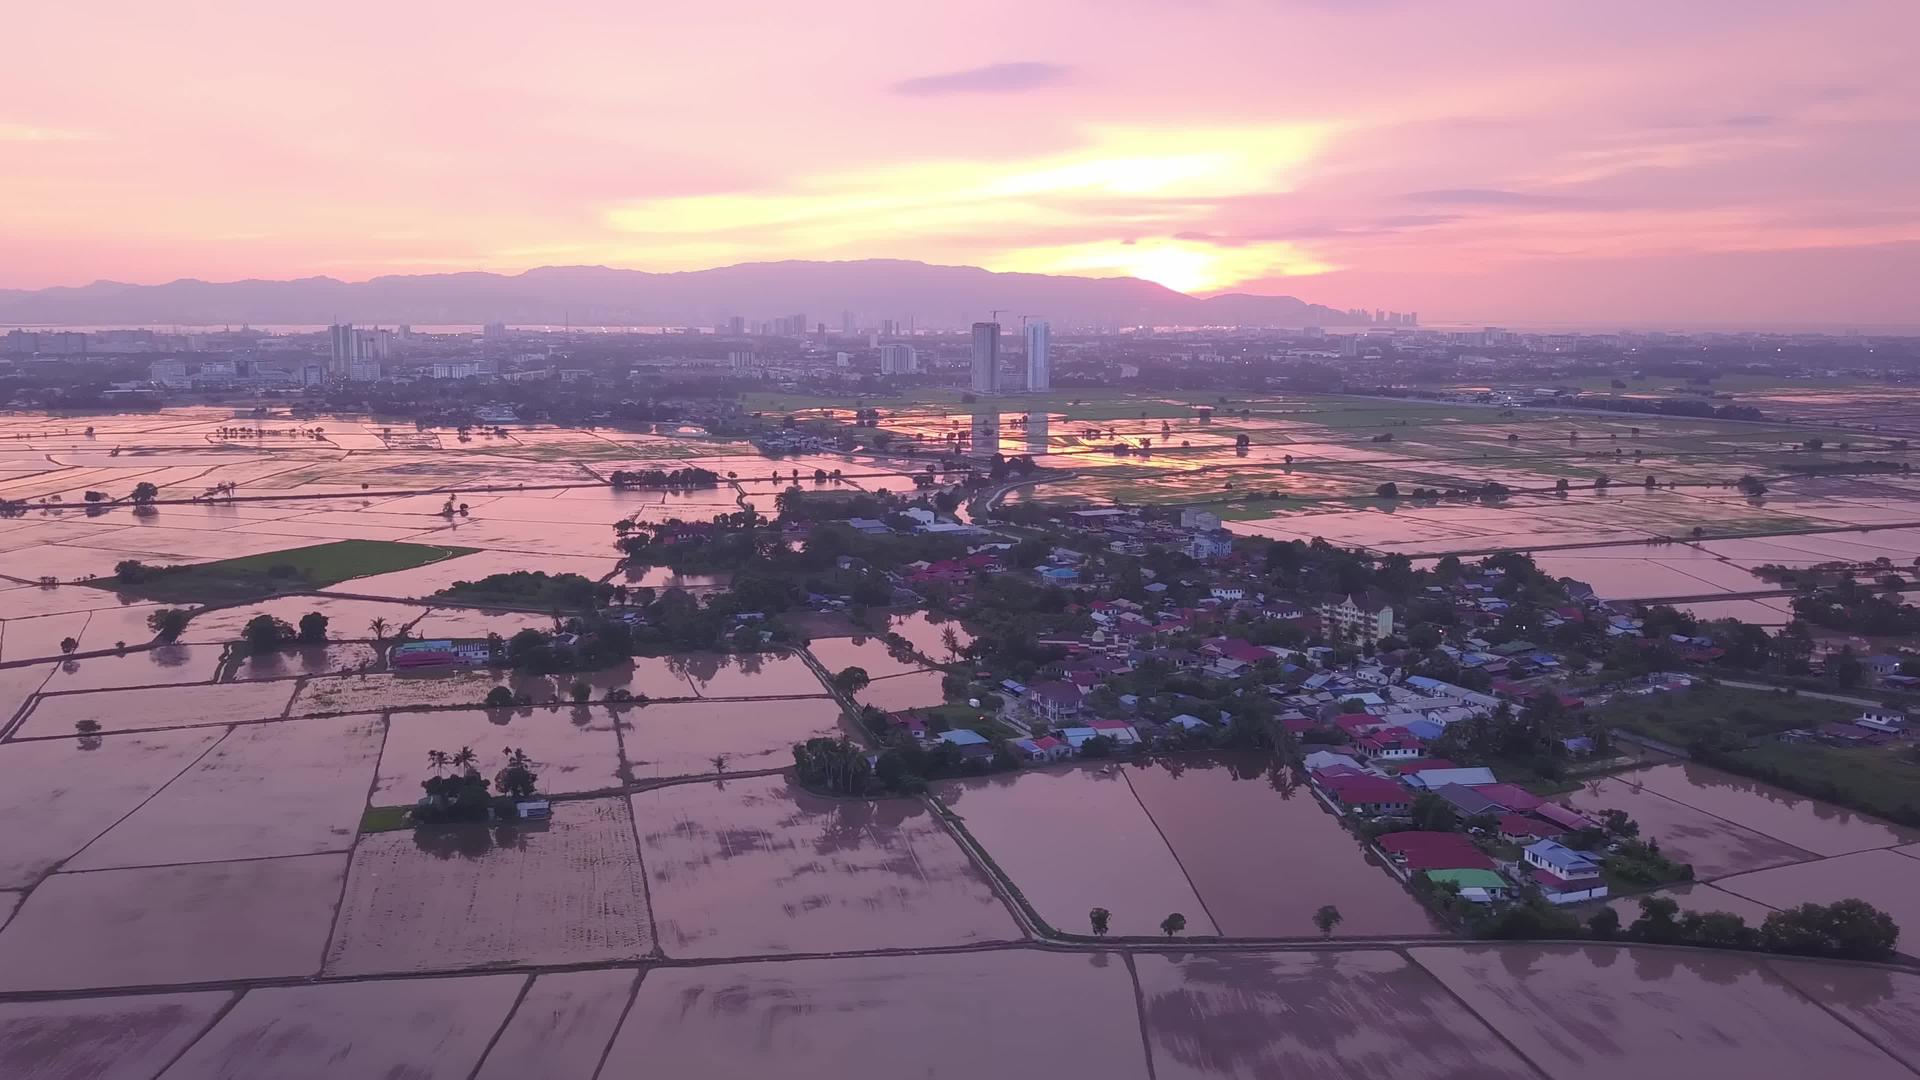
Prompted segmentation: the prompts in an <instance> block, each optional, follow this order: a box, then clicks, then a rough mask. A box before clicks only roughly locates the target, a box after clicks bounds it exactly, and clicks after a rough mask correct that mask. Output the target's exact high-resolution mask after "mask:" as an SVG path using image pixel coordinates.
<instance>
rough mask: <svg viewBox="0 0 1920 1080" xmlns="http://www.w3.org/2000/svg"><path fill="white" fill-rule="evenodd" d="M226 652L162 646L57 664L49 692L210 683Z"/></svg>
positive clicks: (203, 647)
mask: <svg viewBox="0 0 1920 1080" xmlns="http://www.w3.org/2000/svg"><path fill="white" fill-rule="evenodd" d="M224 651H225V649H224V648H223V647H222V646H219V645H161V646H158V647H156V648H153V649H150V650H148V651H146V652H136V653H128V654H127V655H125V656H89V657H84V658H81V659H78V660H66V661H62V662H61V663H59V664H56V665H55V666H54V669H53V673H52V674H51V675H49V676H48V677H47V684H46V690H47V692H48V693H53V692H55V691H58V690H112V689H116V688H118V687H125V686H159V685H163V684H168V683H192V682H206V681H207V680H209V679H211V678H213V676H214V672H215V670H216V669H217V668H218V667H219V664H220V656H221V653H223V652H224Z"/></svg>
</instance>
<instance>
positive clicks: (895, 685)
mask: <svg viewBox="0 0 1920 1080" xmlns="http://www.w3.org/2000/svg"><path fill="white" fill-rule="evenodd" d="M943 678H944V676H942V675H941V674H940V673H939V672H937V671H925V672H916V673H913V674H908V675H889V676H888V677H886V678H884V679H875V680H873V682H872V683H870V684H868V686H867V688H866V689H865V690H862V691H860V692H859V693H858V694H856V695H854V696H855V699H856V700H858V701H859V702H860V704H862V705H871V706H873V707H874V708H876V709H885V710H887V711H888V712H895V711H898V710H900V709H919V708H928V707H932V706H934V705H939V704H941V703H943V702H945V701H946V700H947V692H946V690H945V689H944V688H943V687H942V685H941V683H942V680H943Z"/></svg>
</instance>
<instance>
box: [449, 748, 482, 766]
mask: <svg viewBox="0 0 1920 1080" xmlns="http://www.w3.org/2000/svg"><path fill="white" fill-rule="evenodd" d="M479 760H480V755H479V754H476V753H474V750H473V747H471V746H463V747H461V748H460V749H459V750H458V751H457V752H455V754H454V755H453V757H451V758H449V759H448V763H449V764H451V765H452V766H453V767H454V768H456V769H459V770H461V771H462V772H467V771H470V770H472V768H473V765H474V762H476V761H479Z"/></svg>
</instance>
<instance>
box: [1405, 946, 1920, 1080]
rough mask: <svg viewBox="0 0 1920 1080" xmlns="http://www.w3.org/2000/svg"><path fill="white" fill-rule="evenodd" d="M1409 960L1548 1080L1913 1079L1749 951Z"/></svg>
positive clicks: (1426, 954)
mask: <svg viewBox="0 0 1920 1080" xmlns="http://www.w3.org/2000/svg"><path fill="white" fill-rule="evenodd" d="M1412 955H1413V958H1414V960H1415V961H1416V962H1417V963H1419V964H1420V965H1421V966H1423V967H1425V968H1427V969H1428V970H1429V971H1431V972H1433V973H1434V975H1436V976H1438V977H1439V979H1440V981H1441V982H1443V983H1445V984H1446V986H1447V988H1448V989H1450V990H1452V991H1453V992H1454V993H1456V994H1458V995H1459V996H1460V998H1461V999H1462V1000H1463V1001H1465V1002H1466V1004H1467V1006H1468V1007H1469V1008H1471V1009H1473V1010H1474V1011H1475V1012H1476V1013H1479V1014H1480V1016H1481V1017H1482V1018H1483V1019H1485V1020H1486V1021H1487V1022H1488V1023H1489V1024H1491V1025H1492V1026H1493V1028H1494V1030H1496V1031H1498V1032H1499V1033H1500V1034H1501V1035H1503V1036H1505V1037H1506V1038H1507V1039H1508V1040H1509V1041H1510V1042H1511V1043H1512V1044H1513V1045H1514V1046H1515V1047H1516V1048H1518V1049H1519V1051H1520V1052H1521V1053H1523V1054H1525V1055H1526V1056H1527V1057H1528V1058H1529V1059H1531V1060H1532V1061H1534V1062H1535V1063H1537V1064H1538V1065H1540V1067H1541V1068H1543V1069H1544V1070H1546V1072H1547V1074H1548V1075H1550V1076H1552V1077H1554V1078H1555V1080H1619V1078H1620V1077H1622V1076H1632V1077H1636V1078H1641V1080H1699V1078H1700V1077H1719V1076H1738V1077H1742V1078H1745V1080H1806V1078H1807V1077H1813V1076H1845V1077H1848V1078H1850V1080H1851V1078H1855V1077H1858V1078H1860V1080H1882V1078H1884V1080H1894V1078H1896V1077H1907V1078H1911V1076H1912V1074H1911V1073H1909V1072H1907V1070H1906V1069H1905V1068H1903V1067H1902V1066H1901V1065H1900V1064H1899V1063H1898V1062H1896V1061H1894V1060H1893V1059H1892V1058H1890V1057H1888V1056H1886V1055H1885V1054H1883V1053H1881V1052H1880V1051H1879V1050H1877V1049H1875V1048H1874V1047H1873V1045H1872V1044H1870V1043H1868V1042H1867V1041H1866V1040H1864V1039H1862V1038H1861V1037H1860V1036H1859V1035H1857V1034H1855V1033H1854V1032H1853V1031H1851V1030H1849V1029H1848V1028H1847V1027H1846V1026H1845V1025H1844V1024H1842V1023H1840V1021H1838V1020H1835V1019H1834V1018H1833V1017H1832V1016H1830V1015H1828V1014H1827V1013H1825V1012H1823V1011H1821V1010H1820V1009H1818V1008H1816V1007H1814V1006H1813V1005H1811V1004H1810V1003H1809V1002H1808V1001H1807V1000H1806V999H1805V998H1803V997H1801V996H1800V995H1799V994H1797V993H1796V992H1795V991H1794V990H1793V989H1792V988H1791V987H1789V986H1788V985H1787V984H1786V983H1785V982H1784V981H1783V980H1781V979H1780V978H1779V977H1777V976H1775V975H1773V974H1771V973H1770V972H1769V971H1768V969H1767V968H1766V966H1765V964H1764V963H1763V962H1762V961H1760V960H1759V959H1757V958H1755V957H1750V956H1744V955H1740V954H1735V953H1721V952H1706V951H1686V950H1673V949H1638V950H1634V949H1621V948H1613V947H1603V946H1592V947H1586V948H1582V947H1578V946H1540V947H1536V946H1527V945H1513V946H1499V947H1494V946H1456V947H1448V948H1430V949H1426V948H1423V949H1414V950H1412Z"/></svg>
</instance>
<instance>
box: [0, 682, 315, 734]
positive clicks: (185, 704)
mask: <svg viewBox="0 0 1920 1080" xmlns="http://www.w3.org/2000/svg"><path fill="white" fill-rule="evenodd" d="M48 689H49V690H51V689H52V687H51V686H49V687H48ZM293 696H294V683H292V682H289V681H278V682H246V683H200V684H195V685H186V686H156V687H152V688H150V689H136V690H101V691H96V692H94V693H87V694H52V693H45V694H43V695H42V696H41V697H40V698H39V700H38V701H36V702H34V705H33V709H32V711H31V712H29V713H27V716H26V719H25V720H23V721H21V723H20V725H19V730H18V731H17V732H16V733H15V738H30V739H31V738H46V737H49V736H60V735H72V734H73V733H74V732H75V730H76V727H75V725H79V724H98V725H99V728H98V730H100V731H103V732H113V731H150V730H155V729H160V728H177V727H196V726H200V725H204V724H231V723H243V722H246V721H250V720H271V719H274V718H276V717H279V716H281V715H283V714H285V713H286V711H287V704H288V702H289V701H290V700H291V699H292V698H293ZM303 711H310V712H334V711H341V710H332V709H310V710H303Z"/></svg>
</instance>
